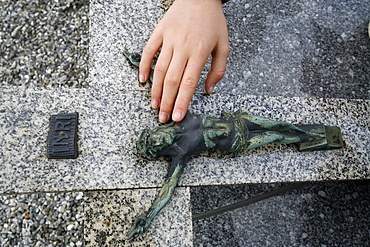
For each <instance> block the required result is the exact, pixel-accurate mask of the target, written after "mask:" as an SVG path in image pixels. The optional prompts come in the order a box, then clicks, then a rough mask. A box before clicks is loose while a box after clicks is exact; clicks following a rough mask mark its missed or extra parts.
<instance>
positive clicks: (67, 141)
mask: <svg viewBox="0 0 370 247" xmlns="http://www.w3.org/2000/svg"><path fill="white" fill-rule="evenodd" d="M77 126H78V113H77V112H75V113H61V114H57V115H52V116H51V117H50V129H49V136H48V158H49V159H75V158H77V156H78V149H77Z"/></svg>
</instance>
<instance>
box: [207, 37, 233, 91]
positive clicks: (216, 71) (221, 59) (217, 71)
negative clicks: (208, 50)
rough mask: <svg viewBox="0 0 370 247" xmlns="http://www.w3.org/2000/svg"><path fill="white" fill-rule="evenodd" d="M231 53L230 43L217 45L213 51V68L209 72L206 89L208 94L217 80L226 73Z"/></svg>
mask: <svg viewBox="0 0 370 247" xmlns="http://www.w3.org/2000/svg"><path fill="white" fill-rule="evenodd" d="M228 55H229V43H227V44H226V45H223V46H220V47H217V48H216V49H215V50H214V51H213V52H212V63H211V70H210V71H209V72H208V75H207V79H206V83H205V89H206V92H207V93H208V94H211V93H212V92H213V89H214V88H215V86H216V84H217V82H219V81H220V80H221V79H222V78H223V77H224V75H225V71H226V62H227V56H228Z"/></svg>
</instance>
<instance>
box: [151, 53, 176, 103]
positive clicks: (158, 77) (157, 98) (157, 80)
mask: <svg viewBox="0 0 370 247" xmlns="http://www.w3.org/2000/svg"><path fill="white" fill-rule="evenodd" d="M172 52H173V50H172V48H167V47H165V46H164V47H162V50H161V53H160V54H159V56H158V60H157V64H156V65H155V68H154V76H153V85H152V100H151V106H152V108H153V109H158V108H159V105H160V102H161V98H162V92H163V81H164V78H165V76H166V73H167V70H168V67H169V64H170V62H171V59H172Z"/></svg>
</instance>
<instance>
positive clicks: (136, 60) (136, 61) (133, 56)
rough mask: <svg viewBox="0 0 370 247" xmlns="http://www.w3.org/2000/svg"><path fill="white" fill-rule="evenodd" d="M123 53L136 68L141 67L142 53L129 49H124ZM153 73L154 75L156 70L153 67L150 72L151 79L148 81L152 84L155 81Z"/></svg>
mask: <svg viewBox="0 0 370 247" xmlns="http://www.w3.org/2000/svg"><path fill="white" fill-rule="evenodd" d="M123 55H124V56H125V57H126V58H127V59H128V61H129V62H130V63H131V65H133V66H134V67H135V68H137V69H138V68H139V65H140V60H141V54H140V53H138V52H132V53H130V52H128V51H123ZM153 75H154V70H153V69H152V68H151V69H150V74H149V79H148V82H149V83H150V85H151V84H152V82H153Z"/></svg>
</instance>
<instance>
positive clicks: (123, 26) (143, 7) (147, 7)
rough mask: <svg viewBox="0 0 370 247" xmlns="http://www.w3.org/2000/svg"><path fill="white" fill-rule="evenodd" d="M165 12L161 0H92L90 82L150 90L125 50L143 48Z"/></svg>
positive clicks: (116, 87) (99, 86)
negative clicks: (128, 58) (139, 76)
mask: <svg viewBox="0 0 370 247" xmlns="http://www.w3.org/2000/svg"><path fill="white" fill-rule="evenodd" d="M163 13H164V10H163V9H162V8H160V7H159V4H158V0H150V1H144V2H143V1H134V0H129V1H123V0H110V1H98V0H93V1H91V3H90V47H89V48H90V50H89V52H90V57H89V73H90V78H91V81H90V84H89V86H90V87H93V88H105V87H110V88H115V89H120V90H147V89H148V86H146V87H144V88H142V87H140V86H139V84H138V72H137V71H136V70H134V69H133V68H132V67H131V66H130V65H129V62H128V61H127V59H126V58H125V57H124V56H123V53H122V52H123V51H124V50H127V51H130V52H133V51H141V50H142V49H143V48H144V45H145V43H146V42H147V40H148V39H149V37H150V35H151V33H152V32H153V30H154V27H155V25H156V24H157V22H158V21H159V20H160V18H161V17H162V15H163Z"/></svg>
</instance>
